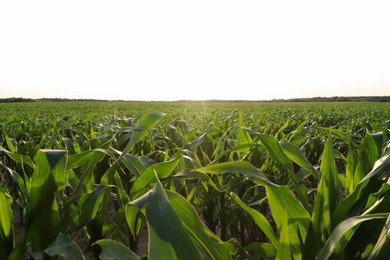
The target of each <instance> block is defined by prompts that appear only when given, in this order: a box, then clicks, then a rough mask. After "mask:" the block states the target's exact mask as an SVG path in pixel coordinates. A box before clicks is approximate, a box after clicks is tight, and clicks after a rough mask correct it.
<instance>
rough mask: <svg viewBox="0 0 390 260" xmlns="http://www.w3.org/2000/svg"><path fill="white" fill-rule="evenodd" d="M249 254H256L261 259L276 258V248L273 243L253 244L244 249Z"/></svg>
mask: <svg viewBox="0 0 390 260" xmlns="http://www.w3.org/2000/svg"><path fill="white" fill-rule="evenodd" d="M244 248H245V249H246V250H248V251H249V252H255V253H256V254H257V255H258V256H260V257H275V256H276V251H275V247H274V246H273V245H272V244H271V243H259V242H253V243H250V244H249V245H246V246H245V247H244Z"/></svg>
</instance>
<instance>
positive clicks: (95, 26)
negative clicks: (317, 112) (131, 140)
mask: <svg viewBox="0 0 390 260" xmlns="http://www.w3.org/2000/svg"><path fill="white" fill-rule="evenodd" d="M389 13H390V2H389V1H340V0H339V1H313V0H312V1H260V0H258V1H245V0H240V1H238V0H237V1H229V0H223V1H215V0H206V1H203V0H197V1H186V0H177V1H171V0H159V1H147V0H142V1H83V0H77V1H53V0H50V1H1V2H0V97H2V98H5V97H26V98H28V97H29V98H42V97H59V98H93V99H95V98H96V99H125V100H179V99H193V100H205V99H235V100H238V99H248V100H263V99H275V98H297V97H316V96H366V95H369V96H374V95H379V96H385V95H386V96H390V34H389V32H390V15H389Z"/></svg>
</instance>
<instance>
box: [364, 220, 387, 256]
mask: <svg viewBox="0 0 390 260" xmlns="http://www.w3.org/2000/svg"><path fill="white" fill-rule="evenodd" d="M389 255H390V215H389V216H388V217H387V220H386V224H385V226H384V227H383V230H382V232H381V234H380V236H379V239H378V241H377V243H376V245H375V246H374V249H373V250H372V252H371V255H370V257H369V259H373V260H376V259H378V260H380V259H386V257H388V256H389Z"/></svg>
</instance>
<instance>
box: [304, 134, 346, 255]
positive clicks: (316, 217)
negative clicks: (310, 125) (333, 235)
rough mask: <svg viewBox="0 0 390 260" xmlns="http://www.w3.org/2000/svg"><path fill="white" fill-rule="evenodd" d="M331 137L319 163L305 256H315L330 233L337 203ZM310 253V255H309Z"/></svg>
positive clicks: (336, 185)
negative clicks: (318, 177)
mask: <svg viewBox="0 0 390 260" xmlns="http://www.w3.org/2000/svg"><path fill="white" fill-rule="evenodd" d="M332 145H333V142H332V138H331V136H329V138H328V140H327V141H326V143H325V147H324V152H323V155H322V162H321V167H320V171H321V174H322V175H321V179H320V182H319V184H318V189H317V194H316V198H315V203H314V210H313V213H312V216H311V223H312V229H310V232H309V235H308V236H307V240H306V243H307V248H306V249H307V251H306V252H307V254H308V255H309V258H310V256H313V255H315V254H316V253H317V252H318V250H319V249H320V248H321V246H322V245H323V243H325V240H326V238H327V237H328V236H329V234H330V232H331V218H332V217H333V212H334V211H335V209H336V206H337V203H338V192H339V191H338V176H337V175H338V174H337V168H336V162H335V158H334V154H333V148H332ZM309 252H310V253H309Z"/></svg>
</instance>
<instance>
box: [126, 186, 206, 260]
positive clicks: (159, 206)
mask: <svg viewBox="0 0 390 260" xmlns="http://www.w3.org/2000/svg"><path fill="white" fill-rule="evenodd" d="M131 204H133V205H136V206H137V207H139V208H145V209H146V218H147V221H148V230H149V255H148V257H149V259H151V260H153V259H194V260H196V259H203V257H202V254H201V252H200V251H199V250H198V248H197V247H196V244H195V243H194V241H193V240H192V239H191V237H190V233H189V232H188V231H187V230H186V229H185V227H184V226H183V223H182V221H181V220H180V218H179V216H178V215H177V213H176V212H175V210H174V209H173V207H172V205H171V203H170V202H169V199H168V196H167V194H166V192H165V191H164V189H163V187H162V185H161V183H160V181H159V180H158V179H157V182H156V185H155V187H154V189H152V190H151V191H149V192H148V193H146V194H145V195H144V196H142V197H141V198H139V199H138V200H136V201H133V202H131Z"/></svg>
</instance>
